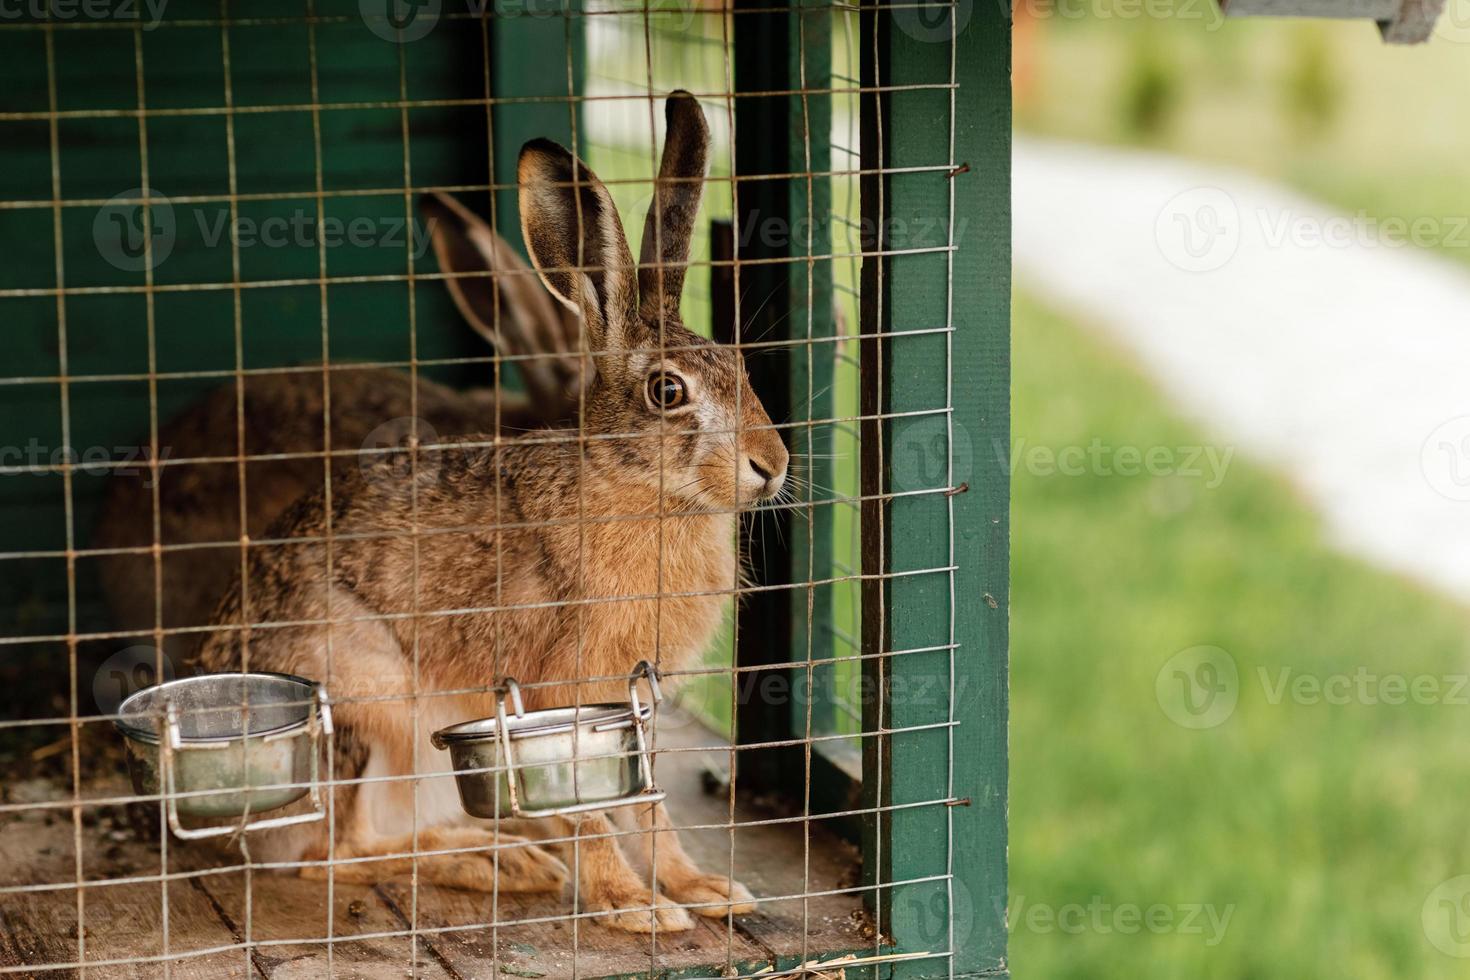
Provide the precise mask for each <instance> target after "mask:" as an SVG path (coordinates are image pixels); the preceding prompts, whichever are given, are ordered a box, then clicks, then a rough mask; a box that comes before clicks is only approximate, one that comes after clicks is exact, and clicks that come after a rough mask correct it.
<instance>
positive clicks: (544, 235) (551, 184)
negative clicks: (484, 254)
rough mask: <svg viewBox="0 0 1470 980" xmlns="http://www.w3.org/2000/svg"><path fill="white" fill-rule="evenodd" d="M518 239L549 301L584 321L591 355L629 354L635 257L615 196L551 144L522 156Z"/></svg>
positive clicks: (536, 143) (531, 146) (532, 145)
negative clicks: (521, 238) (522, 239)
mask: <svg viewBox="0 0 1470 980" xmlns="http://www.w3.org/2000/svg"><path fill="white" fill-rule="evenodd" d="M517 177H518V179H519V182H520V207H521V233H522V235H523V236H524V237H525V240H526V248H527V250H529V251H530V253H531V261H532V262H533V263H534V264H535V266H536V272H537V273H538V274H539V275H540V276H541V281H542V282H544V283H545V284H546V288H547V289H549V290H551V294H552V295H553V296H555V297H556V298H557V299H559V300H561V302H563V303H565V304H566V305H567V306H568V307H570V308H571V309H573V310H576V311H578V312H580V313H581V314H582V319H583V322H584V323H585V324H586V327H587V342H588V348H589V349H590V350H592V351H594V352H595V351H622V350H627V349H628V347H629V341H630V337H631V334H632V332H633V329H634V325H635V324H636V322H637V318H638V286H637V279H636V273H635V269H636V267H635V266H634V264H633V254H632V253H631V252H630V251H629V250H628V239H627V237H626V236H625V235H624V234H623V223H622V222H621V221H620V220H619V219H618V212H617V208H616V207H614V206H613V201H612V197H611V195H609V194H608V192H607V188H606V187H604V186H603V184H602V181H600V180H598V179H597V175H596V174H594V173H593V172H592V171H591V170H589V169H587V165H586V164H584V163H583V162H582V161H580V160H578V159H577V158H576V157H574V156H572V154H571V153H569V152H568V151H567V149H566V148H565V147H563V146H561V145H560V144H558V143H553V142H552V141H551V140H546V139H537V140H532V141H531V142H529V143H527V144H526V145H525V146H523V147H522V148H521V159H520V165H519V167H518V168H517Z"/></svg>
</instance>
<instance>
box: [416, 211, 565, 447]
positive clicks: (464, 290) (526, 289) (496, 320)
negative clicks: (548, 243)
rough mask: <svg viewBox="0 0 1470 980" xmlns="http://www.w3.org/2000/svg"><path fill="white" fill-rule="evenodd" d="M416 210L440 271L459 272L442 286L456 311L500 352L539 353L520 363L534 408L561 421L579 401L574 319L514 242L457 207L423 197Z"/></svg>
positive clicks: (517, 354) (514, 353)
mask: <svg viewBox="0 0 1470 980" xmlns="http://www.w3.org/2000/svg"><path fill="white" fill-rule="evenodd" d="M419 211H420V213H422V214H423V216H424V219H425V222H426V224H427V226H428V231H429V236H430V239H431V240H432V241H433V243H434V255H435V257H436V258H438V260H439V268H440V270H441V271H443V272H445V273H454V274H456V275H455V276H453V277H451V278H447V279H445V280H444V285H445V288H447V289H448V290H449V295H450V296H451V297H452V298H453V299H454V305H455V306H457V307H458V308H459V312H460V313H461V314H462V315H463V316H464V318H465V320H466V322H468V323H469V325H470V326H471V327H473V328H474V330H475V332H476V333H478V334H479V335H480V336H481V337H484V338H485V339H486V340H488V341H489V342H490V343H491V344H492V345H494V347H495V349H496V350H497V351H499V352H500V353H501V354H504V355H509V356H512V357H514V356H519V355H535V356H532V357H529V358H527V359H525V360H521V361H518V362H517V367H518V369H519V370H520V372H521V377H522V378H523V380H524V381H525V383H526V388H527V391H528V393H529V394H530V396H531V403H532V404H533V405H535V406H536V407H537V408H538V409H540V410H543V411H546V412H548V413H550V414H551V415H552V417H554V418H560V417H561V415H562V414H564V413H565V409H566V406H567V403H568V401H569V399H570V400H571V402H572V404H575V399H576V394H575V391H576V386H577V380H578V379H577V374H578V367H577V358H576V356H575V355H576V352H577V330H578V329H579V327H578V322H577V317H576V315H575V314H573V313H572V312H571V311H570V310H567V309H565V308H564V307H562V305H561V304H560V303H557V302H554V301H553V300H552V298H551V296H550V295H549V294H548V293H547V292H546V290H545V289H543V288H542V287H541V283H540V282H538V281H537V279H536V273H535V272H533V271H532V270H531V267H530V266H528V265H526V263H525V262H524V261H522V260H521V257H520V256H519V255H517V254H516V251H515V249H513V248H511V246H510V243H508V242H507V241H506V240H505V239H503V238H501V237H500V236H499V235H497V234H495V232H494V231H492V230H491V228H490V226H489V225H488V224H487V223H486V222H485V221H484V220H483V219H481V218H480V216H479V215H477V214H475V213H474V212H473V211H471V210H470V209H469V208H467V207H465V206H464V205H463V204H461V203H460V202H459V201H457V200H455V199H454V198H452V197H450V196H449V195H447V194H440V193H437V192H435V193H432V194H425V195H423V196H422V197H420V198H419ZM466 273H469V275H465V274H466ZM474 273H480V274H479V275H475V274H474Z"/></svg>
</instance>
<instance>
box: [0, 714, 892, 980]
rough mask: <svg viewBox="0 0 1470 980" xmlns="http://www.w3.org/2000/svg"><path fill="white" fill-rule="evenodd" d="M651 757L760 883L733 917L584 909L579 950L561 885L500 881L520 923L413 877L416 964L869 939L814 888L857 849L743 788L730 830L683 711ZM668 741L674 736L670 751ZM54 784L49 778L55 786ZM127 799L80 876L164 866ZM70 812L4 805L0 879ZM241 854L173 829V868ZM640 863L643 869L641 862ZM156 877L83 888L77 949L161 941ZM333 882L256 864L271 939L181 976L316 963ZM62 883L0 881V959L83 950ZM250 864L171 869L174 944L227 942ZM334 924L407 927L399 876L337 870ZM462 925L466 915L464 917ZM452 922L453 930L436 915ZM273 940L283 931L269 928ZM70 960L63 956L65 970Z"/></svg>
mask: <svg viewBox="0 0 1470 980" xmlns="http://www.w3.org/2000/svg"><path fill="white" fill-rule="evenodd" d="M661 715H662V717H661V724H660V726H659V731H658V733H657V741H656V743H655V744H656V745H657V746H659V747H661V748H662V749H663V750H664V751H662V752H660V753H659V755H658V756H657V762H656V773H657V777H658V779H659V782H660V784H661V785H662V786H663V787H664V788H666V789H667V790H668V791H669V793H670V800H669V807H670V811H671V813H672V814H673V817H674V820H675V822H676V823H677V824H679V825H681V826H697V827H706V828H711V829H703V830H694V831H686V832H684V833H682V834H681V835H680V839H681V840H682V841H683V843H684V846H685V848H686V849H687V850H688V851H689V853H690V855H691V856H692V857H693V858H694V860H695V861H696V862H697V863H698V864H699V865H700V866H701V867H703V868H705V869H707V870H709V871H711V872H725V871H727V869H728V868H730V867H731V866H732V857H731V855H732V847H733V867H734V870H735V876H736V878H737V879H739V880H741V881H743V882H744V883H745V884H746V885H747V886H748V887H749V888H750V889H751V890H752V891H753V892H754V893H755V894H756V896H757V898H759V899H763V901H762V902H761V906H760V909H759V911H758V912H757V913H755V914H753V915H747V916H739V917H736V918H735V920H734V921H733V922H728V921H726V920H710V919H701V920H700V921H699V924H698V927H697V928H696V929H695V930H693V931H691V932H684V933H677V934H664V935H660V936H659V937H658V939H657V945H656V946H655V945H654V944H653V943H652V942H651V941H650V937H648V936H636V935H631V934H628V933H623V932H618V931H615V930H612V929H608V928H607V927H605V926H603V925H600V924H598V923H597V922H596V921H594V920H590V919H582V920H580V921H579V923H578V924H577V926H576V932H577V938H576V943H575V948H576V955H575V966H574V963H573V959H574V956H573V940H572V935H573V926H572V924H571V921H570V919H569V918H568V916H569V915H570V914H571V912H572V908H571V896H570V892H568V893H567V894H565V895H561V896H539V897H535V898H526V897H516V898H512V897H511V896H504V897H502V899H501V901H500V905H499V909H498V921H499V922H501V923H506V922H511V923H513V922H514V921H516V920H526V919H532V918H544V919H547V920H548V921H543V922H535V923H526V924H522V925H515V924H509V925H505V924H502V925H499V926H498V927H496V928H492V927H491V926H490V923H491V922H492V921H495V920H496V919H497V909H496V907H495V905H494V902H493V900H492V897H491V896H489V895H485V894H480V893H474V892H466V891H459V890H456V889H446V888H438V887H434V886H431V885H425V884H421V885H420V887H419V890H418V908H417V926H418V927H419V928H421V929H427V930H430V932H428V933H427V934H423V935H421V936H420V937H419V947H418V948H419V957H418V964H417V968H418V975H419V976H423V977H430V978H435V980H440V978H452V977H486V976H490V975H491V973H492V971H493V970H494V969H495V968H496V966H497V965H498V967H499V971H500V973H501V974H503V975H507V976H527V977H540V976H545V977H549V978H557V977H563V976H572V975H573V973H574V972H575V974H576V975H577V976H580V977H599V976H622V975H625V974H645V975H646V974H647V973H648V972H649V971H650V969H655V968H656V970H657V972H658V973H659V974H660V975H661V976H668V977H677V976H708V975H713V974H715V973H718V972H721V971H722V970H729V969H734V970H736V971H738V972H750V971H752V970H754V969H759V968H760V967H761V966H765V965H777V966H788V965H791V964H794V963H797V962H803V961H805V960H808V959H812V958H815V957H818V956H825V955H832V954H837V953H844V952H848V951H851V950H853V949H857V948H860V947H861V946H862V945H863V942H864V940H863V938H862V928H863V920H862V917H861V914H860V909H861V902H860V901H859V899H858V898H857V897H856V896H852V895H815V896H813V897H805V898H804V897H802V896H807V895H812V893H816V892H830V891H834V890H838V889H843V888H852V887H853V886H855V884H856V883H857V870H858V863H859V861H858V856H857V852H856V850H855V849H854V848H852V847H851V846H849V845H847V844H845V843H844V842H843V841H841V840H840V839H839V838H837V837H836V835H834V834H832V833H831V832H829V831H828V830H827V829H826V828H825V827H824V826H823V825H822V824H821V822H815V823H811V824H806V823H804V822H802V821H799V820H797V821H791V822H786V823H774V824H773V823H758V821H770V820H771V819H772V818H774V817H776V816H778V815H779V813H780V812H785V813H789V812H790V811H789V809H788V810H786V811H772V810H769V809H763V808H760V807H757V806H755V805H753V804H751V803H748V802H745V801H742V802H741V803H740V804H739V805H737V806H736V807H735V811H734V820H733V823H734V831H733V833H732V832H731V831H729V830H728V829H726V827H725V826H723V825H725V824H727V823H731V822H732V821H731V820H730V818H729V813H730V803H729V797H728V794H727V793H723V792H720V793H716V794H714V795H710V794H708V793H706V792H705V791H704V785H705V782H706V779H705V770H706V768H708V767H710V766H715V767H719V768H724V767H726V766H728V760H729V753H730V746H729V744H728V743H726V742H725V741H723V740H722V739H719V738H717V737H716V736H714V735H712V734H711V733H709V732H708V731H707V730H705V729H704V728H702V727H700V726H699V724H698V723H697V722H695V721H693V719H691V718H690V717H688V716H687V715H684V714H682V713H679V712H676V711H673V710H667V711H664V712H662V713H661ZM670 749H675V750H679V751H668V750H670ZM90 788H91V789H93V790H95V791H96V792H98V793H103V792H106V793H121V792H123V791H124V787H123V786H121V785H118V784H99V785H96V786H93V787H90ZM56 792H58V790H57V789H56V788H55V787H51V788H50V789H48V790H46V791H45V793H44V794H43V795H45V796H46V797H47V798H55V793H56ZM121 828H122V825H121V817H120V815H118V816H116V817H114V816H112V815H110V814H109V815H108V816H107V818H106V819H105V820H96V821H91V822H89V824H88V825H87V826H86V827H84V833H83V852H84V853H83V857H84V861H83V865H84V874H85V876H86V878H87V879H88V880H99V879H109V878H117V877H122V876H127V875H138V874H147V873H149V872H150V871H152V870H153V869H155V868H156V867H157V866H158V848H159V843H158V842H157V841H150V840H144V839H139V838H137V837H136V836H134V835H133V834H132V833H131V832H130V831H126V830H124V829H121ZM72 839H73V838H72V829H71V824H70V822H69V820H68V819H67V818H65V817H64V816H56V815H54V816H52V817H51V819H50V820H49V821H48V820H47V819H46V818H45V817H44V816H43V815H42V814H41V813H40V812H39V811H38V812H32V813H25V814H21V815H19V816H16V817H11V818H10V819H9V820H8V822H7V823H5V824H4V825H3V826H0V867H3V868H5V869H6V871H5V876H4V878H3V879H0V884H18V883H23V882H65V881H71V880H73V878H74V877H75V871H74V864H73V859H72ZM235 860H237V859H236V858H235V857H233V856H231V855H230V854H228V853H225V852H221V851H219V850H216V849H214V848H212V847H199V848H184V847H182V846H181V845H179V844H177V843H174V844H171V846H170V858H169V865H170V868H171V869H172V870H174V871H184V870H198V869H204V868H209V867H213V866H221V865H224V864H228V863H232V862H234V861H235ZM643 870H644V871H646V869H643ZM161 895H162V891H161V886H160V885H158V884H139V885H120V886H108V887H105V888H92V889H88V891H87V924H88V932H87V956H88V959H89V960H95V959H98V958H127V957H136V956H149V955H156V954H158V953H159V952H160V951H161V945H160V943H161V938H160V937H161V919H160V905H161ZM325 898H326V886H325V885H324V884H323V883H322V882H319V881H308V880H305V879H301V878H299V877H296V876H294V875H291V874H289V873H284V872H273V871H257V872H255V873H254V874H253V878H252V881H251V898H250V905H251V909H252V914H251V916H250V919H249V926H248V931H249V937H250V939H251V940H253V941H255V942H266V943H270V944H271V945H265V946H259V945H257V946H254V947H253V948H252V949H251V951H250V954H249V958H248V960H247V957H246V953H245V952H244V951H243V950H240V951H229V952H225V953H217V954H211V955H209V956H203V957H197V958H188V959H181V960H177V961H175V963H174V965H173V970H172V975H173V976H177V977H184V978H192V977H200V978H204V977H209V978H214V977H234V976H239V977H245V976H247V975H249V976H257V977H269V978H271V980H296V978H307V977H317V976H324V975H326V964H327V950H326V945H325V943H323V942H320V941H319V940H321V939H322V938H323V937H324V936H325V935H326V915H327V908H326V903H325ZM75 908H76V898H75V892H74V891H73V890H70V889H68V890H62V891H55V892H44V893H27V894H19V895H4V896H0V922H3V928H0V965H5V966H18V965H40V964H44V963H60V962H68V961H70V960H71V959H72V958H74V957H75V955H76V941H75V937H74V935H73V934H72V933H71V932H70V930H71V929H72V928H73V927H74V925H75V921H76V914H75ZM245 908H246V896H245V879H244V872H243V871H222V872H220V873H217V874H208V875H202V876H199V877H195V878H191V879H188V880H182V881H177V882H173V883H171V884H170V887H169V924H170V926H169V928H170V949H171V950H172V951H174V952H185V953H187V952H189V951H197V950H200V949H205V948H210V947H215V946H229V945H234V944H238V943H240V942H243V941H244V940H245V937H246V931H247V926H246V915H245ZM331 914H332V921H333V925H332V928H333V934H334V936H341V937H350V936H353V935H360V934H367V933H380V932H391V931H397V930H403V929H407V928H409V925H410V923H411V922H413V921H414V906H413V895H412V889H411V886H410V884H409V883H408V881H406V880H404V879H401V878H400V879H393V880H389V881H386V882H383V883H382V884H380V885H378V886H377V887H376V888H366V887H362V886H355V885H350V884H345V883H339V884H338V885H337V886H336V891H335V895H334V897H333V902H332V907H331ZM465 927H467V928H465ZM437 930H446V931H442V932H441V931H437ZM282 940H286V941H289V942H285V943H282V944H279V945H278V944H277V943H279V942H280V941H282ZM410 948H411V941H410V940H409V938H408V937H401V938H399V937H394V938H386V939H385V938H377V939H368V940H362V941H358V942H353V941H342V942H337V943H335V944H334V951H333V955H332V965H333V969H334V971H336V972H338V973H340V974H342V975H346V976H353V977H369V978H379V977H382V978H388V977H395V978H396V977H400V976H404V975H407V971H408V969H409V958H410ZM62 975H64V974H62ZM102 975H104V976H109V977H111V976H119V977H140V978H141V977H155V976H159V975H161V967H159V966H158V964H156V963H152V964H140V965H137V966H135V967H119V968H115V972H107V973H104V974H102Z"/></svg>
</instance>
